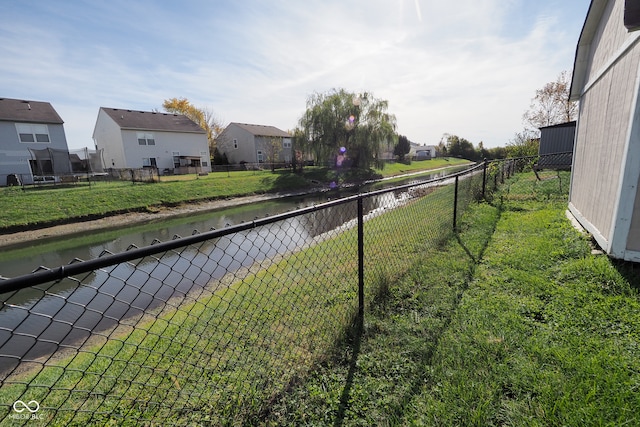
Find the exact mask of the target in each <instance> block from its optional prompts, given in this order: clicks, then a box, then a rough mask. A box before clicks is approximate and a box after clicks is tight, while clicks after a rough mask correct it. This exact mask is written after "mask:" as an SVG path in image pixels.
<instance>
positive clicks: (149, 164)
mask: <svg viewBox="0 0 640 427" xmlns="http://www.w3.org/2000/svg"><path fill="white" fill-rule="evenodd" d="M142 167H143V168H156V167H158V164H157V163H156V158H155V157H150V158H143V159H142Z"/></svg>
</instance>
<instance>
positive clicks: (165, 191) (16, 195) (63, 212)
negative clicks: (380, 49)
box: [0, 159, 465, 231]
mask: <svg viewBox="0 0 640 427" xmlns="http://www.w3.org/2000/svg"><path fill="white" fill-rule="evenodd" d="M464 162H465V161H463V160H459V159H451V160H449V159H435V160H430V161H422V162H413V163H412V164H411V165H404V164H390V165H388V167H386V168H385V169H383V170H380V171H368V172H367V173H366V174H354V173H351V174H345V175H344V177H346V178H347V179H351V180H354V181H358V180H362V179H370V178H371V177H376V176H377V177H383V176H394V175H397V174H401V173H407V172H409V171H416V170H429V169H434V168H440V167H445V166H453V165H456V164H458V165H459V164H461V163H464ZM344 177H343V178H344ZM182 178H185V177H176V178H173V177H167V178H166V179H165V178H163V181H162V182H160V183H154V184H144V183H136V184H133V183H131V182H125V181H116V182H97V183H93V184H92V185H91V186H89V185H86V184H78V185H71V186H64V187H62V186H58V187H55V186H52V187H34V188H28V189H26V190H22V189H20V188H0V206H2V209H0V231H1V230H3V229H4V230H10V231H16V230H18V229H19V228H20V227H29V226H33V225H36V224H52V223H56V222H62V221H69V220H73V219H82V218H85V219H87V218H93V217H101V216H105V215H108V214H112V213H122V212H129V211H142V210H150V211H153V209H155V208H158V207H161V206H169V207H171V206H175V205H178V204H181V203H188V202H198V201H206V200H215V199H220V198H229V197H238V196H246V195H252V194H262V193H277V192H295V191H304V190H309V189H312V188H314V187H317V186H318V185H323V183H326V182H330V181H332V180H335V179H336V177H335V171H331V170H327V169H321V168H307V169H306V170H305V172H304V173H303V174H302V175H297V174H293V173H290V172H289V171H276V172H275V173H272V172H271V171H244V172H231V173H229V174H227V173H226V172H216V173H211V174H209V175H208V176H206V177H197V179H195V178H196V177H195V176H190V177H187V178H190V179H188V180H187V179H182Z"/></svg>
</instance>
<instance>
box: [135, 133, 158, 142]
mask: <svg viewBox="0 0 640 427" xmlns="http://www.w3.org/2000/svg"><path fill="white" fill-rule="evenodd" d="M138 145H156V140H155V139H154V138H153V134H152V133H143V132H138Z"/></svg>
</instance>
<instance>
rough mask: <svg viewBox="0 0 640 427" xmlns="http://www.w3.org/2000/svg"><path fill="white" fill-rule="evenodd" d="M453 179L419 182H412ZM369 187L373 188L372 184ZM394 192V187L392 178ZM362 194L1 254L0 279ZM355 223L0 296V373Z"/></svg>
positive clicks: (326, 217) (222, 244) (277, 203)
mask: <svg viewBox="0 0 640 427" xmlns="http://www.w3.org/2000/svg"><path fill="white" fill-rule="evenodd" d="M452 172H453V171H451V170H448V171H446V172H439V173H438V174H434V175H431V176H421V177H420V180H423V181H424V180H428V179H433V178H435V177H437V176H442V175H444V174H445V173H452ZM408 180H416V178H409V179H407V181H408ZM376 185H377V186H378V187H379V185H380V184H376ZM393 185H394V186H395V185H399V183H398V182H397V181H394V183H393ZM363 190H366V189H363V188H360V189H350V190H349V189H347V190H344V189H343V190H340V192H339V193H338V192H325V193H319V194H313V195H307V196H299V197H288V198H280V199H274V200H269V201H264V202H259V203H254V204H248V205H241V206H235V207H227V208H224V209H220V210H214V211H209V212H205V213H201V214H197V215H189V216H184V217H179V218H173V219H169V220H162V221H161V222H157V223H156V222H151V223H147V224H144V225H137V226H131V227H125V228H122V229H119V230H117V231H105V232H92V233H91V235H89V236H79V237H72V238H59V239H54V240H51V241H48V242H46V243H42V244H35V245H33V246H26V247H21V248H17V249H14V250H11V251H6V252H4V253H2V254H0V275H1V276H3V277H16V276H19V275H23V274H28V273H30V272H32V271H34V270H35V269H37V268H39V266H44V267H48V268H53V267H58V266H60V265H66V264H68V263H69V262H71V261H72V260H74V259H81V260H88V259H94V258H97V257H99V256H101V255H103V254H104V253H105V251H106V252H110V253H119V252H123V251H126V250H127V248H129V247H131V246H132V245H133V246H137V247H143V246H148V245H151V244H153V243H154V242H156V241H167V240H171V239H173V238H175V237H176V236H188V235H191V234H193V232H194V231H196V230H197V232H206V231H209V230H211V229H221V228H224V227H226V226H229V225H235V224H239V223H242V222H248V221H253V220H254V219H256V218H261V217H265V216H271V215H275V214H279V213H283V212H288V211H291V210H295V209H297V208H302V207H306V206H310V205H314V204H320V203H323V202H326V201H327V200H328V198H337V197H345V196H348V195H351V194H353V193H355V192H362V191H363ZM407 198H408V195H407V193H398V192H395V193H388V194H385V195H382V196H377V197H375V198H371V199H367V201H366V203H365V213H371V212H375V211H377V210H380V209H382V208H392V207H395V206H398V205H400V204H402V203H404V201H406V200H407ZM319 217H321V218H319ZM355 217H356V206H355V203H352V204H348V205H340V206H335V207H332V208H329V209H327V210H323V211H320V212H316V213H314V214H307V215H305V216H298V217H294V218H290V219H287V220H285V221H280V222H278V223H275V224H271V225H269V226H264V227H258V228H256V229H252V230H249V231H246V232H242V233H238V234H235V235H230V236H226V237H222V238H219V239H215V240H212V241H208V242H205V243H204V244H202V245H201V246H199V247H197V248H196V247H193V248H192V247H189V248H186V249H184V250H183V251H181V252H180V253H178V252H176V253H169V254H165V255H163V256H162V259H161V260H160V261H158V260H156V259H154V258H149V259H144V260H141V261H139V262H137V263H136V264H135V265H134V264H129V263H124V264H120V265H117V266H114V267H109V268H106V269H102V270H98V271H95V272H92V273H90V274H88V275H87V276H86V277H82V278H78V279H81V282H82V286H79V283H78V281H76V280H72V279H65V280H62V281H60V282H59V283H57V284H55V285H53V286H52V287H49V288H46V292H44V291H43V290H42V289H43V288H38V287H37V288H28V289H23V290H21V291H18V292H16V293H10V294H6V295H0V300H1V301H3V302H4V303H5V304H4V305H3V308H2V309H1V310H0V372H2V371H7V370H8V369H10V368H12V367H15V366H17V365H18V364H19V361H20V360H21V359H23V358H27V359H35V358H37V357H41V356H44V355H47V354H50V353H52V352H54V351H56V350H57V349H58V348H59V346H58V345H57V344H55V343H62V344H64V345H71V344H72V343H74V342H79V341H82V340H86V339H87V338H88V336H89V335H91V333H92V332H97V331H100V330H106V329H108V328H111V327H113V326H114V325H116V324H117V323H118V322H119V321H120V320H122V319H125V318H128V317H132V316H139V315H142V314H143V313H145V312H147V311H148V310H150V309H152V308H154V307H155V306H158V305H160V304H163V303H164V302H166V301H169V300H170V299H171V298H172V297H174V296H177V295H185V294H186V293H188V292H189V291H191V290H192V289H194V287H204V286H206V285H207V284H208V283H209V282H210V281H211V280H212V279H220V278H222V277H223V276H224V275H225V274H227V273H229V272H233V271H237V270H238V269H240V268H242V267H248V266H250V265H252V264H253V263H255V262H256V261H259V260H262V259H270V258H272V257H274V256H275V255H278V254H283V253H286V252H290V251H292V250H295V249H297V248H299V247H300V246H301V245H304V244H305V243H307V242H308V241H309V240H310V239H312V238H314V237H316V236H318V235H320V234H323V233H326V232H328V231H331V230H333V229H336V228H337V227H340V226H342V225H343V224H345V223H348V222H350V221H353V219H354V218H355ZM36 337H37V338H36Z"/></svg>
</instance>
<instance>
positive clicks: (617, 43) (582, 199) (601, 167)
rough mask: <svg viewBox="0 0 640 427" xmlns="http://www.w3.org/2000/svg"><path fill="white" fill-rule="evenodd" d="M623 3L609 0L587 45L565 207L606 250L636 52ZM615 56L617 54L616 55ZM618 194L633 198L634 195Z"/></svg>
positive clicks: (622, 158) (624, 147)
mask: <svg viewBox="0 0 640 427" xmlns="http://www.w3.org/2000/svg"><path fill="white" fill-rule="evenodd" d="M623 8H624V2H622V1H610V2H609V4H608V5H607V7H606V9H605V12H604V16H603V18H602V20H601V21H600V26H599V28H598V30H597V32H596V35H595V37H594V40H593V44H592V47H591V61H590V65H589V69H588V72H587V76H588V77H587V79H586V82H587V83H586V87H585V89H584V93H583V95H582V97H581V99H580V116H579V119H578V128H577V133H576V144H575V150H574V161H573V172H572V188H571V194H570V207H571V209H572V211H573V212H574V214H577V216H578V217H582V219H583V221H587V222H588V224H583V225H586V226H587V228H588V229H589V231H591V232H592V233H594V235H595V236H596V239H599V240H601V241H599V244H600V245H602V246H603V247H604V248H605V249H608V248H609V246H610V243H611V238H612V232H613V230H612V225H613V224H614V223H615V221H616V218H615V215H616V213H617V210H618V206H617V205H618V202H619V200H620V199H619V198H620V191H621V182H622V174H623V173H624V165H623V162H624V161H625V158H626V150H627V142H628V136H629V135H628V134H629V121H630V120H631V115H632V108H633V106H634V100H635V97H636V95H637V94H636V90H637V89H636V87H637V85H636V76H637V73H638V63H639V58H640V50H639V49H638V45H637V43H636V44H635V45H634V46H633V47H632V48H631V49H627V50H625V51H624V52H621V51H620V48H621V47H622V46H623V45H624V44H625V42H627V39H628V38H629V37H631V36H630V35H629V33H627V31H626V29H625V28H624V26H623V24H622V22H623V21H622V19H623ZM616 56H617V57H616ZM624 197H631V198H635V194H631V195H625V196H624Z"/></svg>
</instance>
